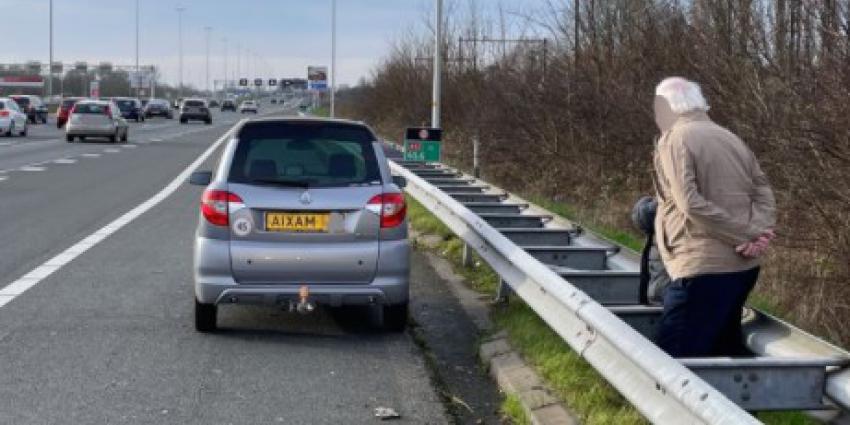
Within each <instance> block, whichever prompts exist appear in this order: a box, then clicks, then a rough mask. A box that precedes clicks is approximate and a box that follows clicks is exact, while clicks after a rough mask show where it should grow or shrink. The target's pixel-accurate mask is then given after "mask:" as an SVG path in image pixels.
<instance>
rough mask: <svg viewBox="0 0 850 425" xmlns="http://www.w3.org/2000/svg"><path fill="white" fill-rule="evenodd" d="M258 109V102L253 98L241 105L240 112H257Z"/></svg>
mask: <svg viewBox="0 0 850 425" xmlns="http://www.w3.org/2000/svg"><path fill="white" fill-rule="evenodd" d="M257 110H258V107H257V102H254V101H253V100H246V101H244V102H242V104H241V105H239V112H240V113H243V114H244V113H247V112H253V113H255V114H256V113H257Z"/></svg>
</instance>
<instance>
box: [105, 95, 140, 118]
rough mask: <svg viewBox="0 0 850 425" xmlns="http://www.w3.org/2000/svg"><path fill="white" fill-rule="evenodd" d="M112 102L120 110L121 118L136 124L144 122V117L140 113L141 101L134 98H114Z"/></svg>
mask: <svg viewBox="0 0 850 425" xmlns="http://www.w3.org/2000/svg"><path fill="white" fill-rule="evenodd" d="M112 101H113V102H115V104H116V105H118V109H119V110H121V116H122V117H124V119H127V120H135V121H136V122H139V121H144V120H145V116H144V114H143V113H142V101H141V100H139V99H137V98H135V97H114V98H112Z"/></svg>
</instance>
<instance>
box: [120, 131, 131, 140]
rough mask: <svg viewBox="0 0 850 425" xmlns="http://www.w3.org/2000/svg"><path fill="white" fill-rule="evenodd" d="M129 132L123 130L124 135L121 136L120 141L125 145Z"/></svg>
mask: <svg viewBox="0 0 850 425" xmlns="http://www.w3.org/2000/svg"><path fill="white" fill-rule="evenodd" d="M129 133H130V130H124V134H123V135H122V136H121V141H122V142H124V143H127V139H129V138H130V134H129Z"/></svg>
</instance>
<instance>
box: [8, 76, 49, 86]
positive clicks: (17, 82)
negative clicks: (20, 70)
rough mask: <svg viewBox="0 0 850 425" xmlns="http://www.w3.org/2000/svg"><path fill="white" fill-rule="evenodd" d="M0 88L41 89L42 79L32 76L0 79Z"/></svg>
mask: <svg viewBox="0 0 850 425" xmlns="http://www.w3.org/2000/svg"><path fill="white" fill-rule="evenodd" d="M0 87H31V88H39V89H40V88H43V87H44V78H42V77H40V76H37V75H33V76H18V77H0Z"/></svg>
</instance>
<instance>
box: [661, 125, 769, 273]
mask: <svg viewBox="0 0 850 425" xmlns="http://www.w3.org/2000/svg"><path fill="white" fill-rule="evenodd" d="M654 162H655V176H656V181H655V185H656V191H657V196H658V213H657V215H656V218H655V230H656V232H655V234H656V242H657V244H658V250H659V252H660V253H661V258H662V260H663V261H664V265H665V266H666V268H667V272H668V273H669V274H670V277H671V278H672V279H679V278H683V277H692V276H696V275H701V274H707V273H728V272H736V271H742V270H747V269H751V268H753V267H756V266H758V265H759V263H760V260H759V259H751V258H745V257H743V256H741V255H740V254H738V253H737V252H735V247H736V246H738V245H740V244H743V243H745V242H749V241H751V240H753V239H755V238H757V237H758V236H759V235H760V234H761V233H762V232H764V231H765V230H767V229H771V228H773V227H774V225H775V223H776V202H775V200H774V197H773V192H772V191H771V189H770V186H769V185H768V182H767V178H766V177H765V175H764V173H763V172H762V170H761V167H759V164H758V161H757V160H756V158H755V155H753V153H752V151H750V149H749V148H748V147H747V146H746V145H745V144H744V143H743V142H742V141H741V139H739V138H738V137H737V136H735V135H734V134H732V133H731V132H730V131H729V130H726V129H725V128H723V127H721V126H719V125H717V124H715V123H714V122H712V121H711V119H710V118H709V117H708V115H707V114H706V113H704V112H692V113H688V114H684V115H681V116H679V117H678V119H676V121H675V123H673V125H672V127H671V128H670V129H669V130H668V131H665V132H664V133H663V134H662V136H661V138H660V139H659V141H658V145H657V146H656V151H655V158H654Z"/></svg>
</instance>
